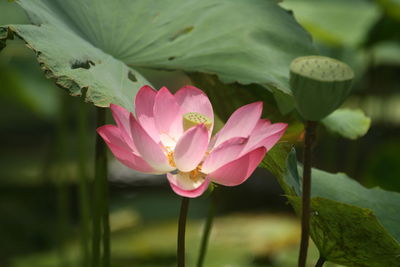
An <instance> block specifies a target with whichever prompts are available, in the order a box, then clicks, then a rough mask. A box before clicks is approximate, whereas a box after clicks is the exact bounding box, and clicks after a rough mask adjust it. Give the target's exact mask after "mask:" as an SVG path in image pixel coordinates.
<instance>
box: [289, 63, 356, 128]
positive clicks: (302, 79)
mask: <svg viewBox="0 0 400 267" xmlns="http://www.w3.org/2000/svg"><path fill="white" fill-rule="evenodd" d="M353 78H354V72H353V70H352V69H351V68H350V67H349V66H348V65H347V64H345V63H343V62H341V61H339V60H336V59H333V58H329V57H324V56H305V57H298V58H296V59H295V60H293V61H292V63H291V64H290V87H291V90H292V93H293V96H294V99H295V102H296V107H297V110H298V112H299V113H300V115H301V116H302V117H303V118H304V119H306V120H310V121H318V120H321V119H322V118H324V117H326V116H327V115H329V114H330V113H332V112H333V111H334V110H335V109H337V108H338V107H339V106H340V105H341V104H342V103H343V102H344V100H345V99H346V97H347V96H348V95H349V93H350V91H351V84H352V81H353Z"/></svg>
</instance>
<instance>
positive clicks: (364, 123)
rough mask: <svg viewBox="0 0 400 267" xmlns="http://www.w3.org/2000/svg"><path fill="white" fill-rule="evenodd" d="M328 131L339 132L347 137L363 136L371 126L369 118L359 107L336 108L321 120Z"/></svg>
mask: <svg viewBox="0 0 400 267" xmlns="http://www.w3.org/2000/svg"><path fill="white" fill-rule="evenodd" d="M322 123H323V124H324V125H325V127H327V128H328V129H329V130H330V131H332V132H335V133H339V134H340V135H342V136H343V137H346V138H348V139H353V140H354V139H357V138H359V137H362V136H364V135H365V134H366V133H367V132H368V129H369V127H370V126H371V119H370V118H368V117H367V116H365V114H364V112H363V111H362V110H360V109H355V110H352V109H346V108H343V109H338V110H335V111H334V112H333V113H332V114H330V115H329V116H328V117H326V118H325V119H323V120H322Z"/></svg>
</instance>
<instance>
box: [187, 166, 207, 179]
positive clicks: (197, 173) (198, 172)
mask: <svg viewBox="0 0 400 267" xmlns="http://www.w3.org/2000/svg"><path fill="white" fill-rule="evenodd" d="M205 176H206V174H204V173H202V172H201V164H200V165H199V166H197V168H196V169H194V170H193V171H190V172H189V178H190V179H191V180H192V181H194V182H196V181H198V180H200V179H205Z"/></svg>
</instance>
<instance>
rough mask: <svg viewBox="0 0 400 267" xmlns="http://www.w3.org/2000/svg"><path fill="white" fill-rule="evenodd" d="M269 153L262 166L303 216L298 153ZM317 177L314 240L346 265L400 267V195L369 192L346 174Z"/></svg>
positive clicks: (280, 149)
mask: <svg viewBox="0 0 400 267" xmlns="http://www.w3.org/2000/svg"><path fill="white" fill-rule="evenodd" d="M274 150H275V151H274ZM268 154H270V155H267V157H266V158H265V160H264V163H263V165H262V166H263V167H265V168H267V169H268V170H270V171H271V172H272V173H273V174H274V175H276V177H277V178H278V180H279V182H280V184H281V185H282V187H283V189H284V190H285V192H286V194H287V196H288V198H289V200H290V202H291V204H292V205H293V206H294V207H295V209H296V211H297V212H298V213H299V212H300V209H301V206H300V203H301V199H300V195H301V187H300V185H301V177H300V175H299V173H301V168H300V171H298V164H297V160H296V153H295V151H294V150H293V151H292V152H291V153H289V152H288V147H285V146H282V145H280V146H276V147H274V148H273V149H272V150H271V152H269V153H268ZM285 155H286V159H285ZM312 175H313V176H312V179H313V180H312V199H311V210H312V216H311V237H312V239H313V241H314V242H315V244H316V245H317V247H318V249H319V250H320V253H321V254H322V255H323V256H324V257H325V258H326V259H327V260H328V261H332V262H335V263H338V264H343V265H346V266H371V267H385V266H399V265H400V229H399V227H398V225H399V224H400V213H399V212H398V211H399V210H400V194H399V193H395V192H389V191H384V190H382V189H377V188H375V189H367V188H364V187H363V186H361V185H360V184H359V183H357V182H356V181H354V180H352V179H350V178H349V177H347V176H346V175H345V174H343V173H338V174H331V173H327V172H324V171H321V170H317V169H313V172H312Z"/></svg>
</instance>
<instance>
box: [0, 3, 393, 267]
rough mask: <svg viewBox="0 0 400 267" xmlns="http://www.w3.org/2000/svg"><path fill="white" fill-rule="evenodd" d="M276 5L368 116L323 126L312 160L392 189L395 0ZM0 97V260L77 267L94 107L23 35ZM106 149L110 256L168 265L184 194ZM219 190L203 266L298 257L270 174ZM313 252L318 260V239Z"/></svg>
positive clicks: (126, 262)
mask: <svg viewBox="0 0 400 267" xmlns="http://www.w3.org/2000/svg"><path fill="white" fill-rule="evenodd" d="M280 4H281V5H282V6H283V7H284V8H286V9H289V10H292V11H293V12H294V16H295V17H296V19H297V20H298V21H299V22H300V24H302V25H303V27H305V28H306V29H307V30H308V31H309V32H311V34H312V35H313V38H314V41H315V44H316V46H317V47H318V48H319V51H320V52H321V54H323V55H327V56H331V57H334V58H338V59H341V60H343V61H345V62H347V63H348V64H350V65H351V66H352V67H353V68H354V70H355V72H356V75H357V79H356V82H355V85H354V89H353V93H352V96H351V97H350V98H349V100H348V101H347V102H346V103H345V106H348V107H351V108H360V109H362V110H364V112H365V113H366V114H367V115H368V116H369V117H371V119H372V126H371V128H370V130H369V132H368V133H367V135H365V136H364V137H362V138H360V139H358V140H356V141H352V140H347V139H343V138H342V137H340V136H338V135H335V134H333V133H330V132H328V131H327V130H326V129H325V128H322V127H321V128H320V129H319V133H318V134H319V140H318V146H317V148H316V155H315V166H316V167H318V168H321V169H324V170H327V171H330V172H338V171H341V172H345V173H347V174H348V175H349V176H350V177H353V178H355V179H357V180H358V181H359V182H360V183H362V184H363V185H365V186H367V187H373V186H379V187H382V188H384V189H387V190H392V191H398V192H400V178H399V177H400V156H399V153H398V151H400V138H399V132H400V131H399V130H400V91H399V89H400V30H399V29H400V1H398V0H377V1H372V0H371V1H362V0H351V1H350V0H331V1H328V0H324V1H322V0H321V1H312V0H285V1H283V2H281V3H280ZM27 22H28V21H27V18H26V17H25V14H24V13H23V12H22V11H21V10H20V9H19V8H18V6H17V5H15V4H13V3H8V2H7V1H1V2H0V25H4V24H11V23H27ZM154 75H158V76H157V79H155V80H154V84H155V86H161V85H167V86H168V87H169V88H170V89H172V90H177V89H178V88H179V87H180V86H181V85H184V84H188V83H191V80H190V79H189V78H188V77H187V76H186V75H184V74H182V73H175V74H174V75H173V77H172V78H171V74H170V73H169V74H168V75H166V74H165V73H163V72H158V73H156V74H154V73H152V76H153V77H154ZM167 77H168V78H167ZM0 107H1V112H0V135H1V137H0V142H1V143H0V147H1V149H0V159H1V160H0V169H1V172H0V173H1V178H0V266H1V267H53V266H62V267H64V266H65V267H67V266H79V264H78V263H79V262H81V259H82V257H83V256H84V255H85V253H86V252H87V248H85V247H84V246H82V245H81V244H82V239H85V238H87V236H85V234H84V232H85V231H84V229H83V227H84V226H83V225H85V224H84V223H82V221H84V220H85V219H87V218H88V216H89V215H90V210H91V207H89V206H85V205H82V204H81V202H80V199H82V198H83V197H85V196H84V195H82V190H85V186H86V188H89V190H90V188H91V177H92V176H93V161H94V158H93V156H94V155H93V151H94V140H95V131H94V130H95V108H94V107H93V106H92V105H91V104H87V103H84V102H83V101H82V99H80V98H74V97H70V96H69V95H68V94H67V93H66V92H65V91H64V90H60V88H57V87H56V86H55V85H54V84H53V83H52V81H50V80H46V79H45V78H44V77H43V74H42V71H41V70H40V67H39V65H38V63H37V61H36V60H35V55H34V53H33V52H32V51H31V50H29V49H27V48H26V47H25V45H24V44H23V43H22V42H21V41H19V40H15V41H12V42H11V41H10V42H8V45H7V47H6V48H5V49H4V50H3V51H2V52H1V53H0ZM108 119H109V121H110V122H112V119H111V118H108ZM299 152H301V147H300V145H299ZM299 154H300V153H299ZM109 158H110V166H109V179H110V202H111V206H110V209H111V215H110V216H111V217H110V219H111V230H112V256H113V261H112V263H113V266H116V267H125V266H146V267H147V266H174V263H175V239H176V231H177V225H176V221H177V216H178V213H179V205H180V198H179V197H178V196H176V195H175V194H174V193H173V192H172V191H171V190H170V188H169V186H168V184H167V182H166V179H165V177H164V176H154V177H149V176H144V175H141V174H138V173H135V172H133V171H130V170H129V169H127V168H125V167H124V166H122V165H120V164H119V163H118V162H116V161H115V160H114V159H113V158H112V157H111V156H110V157H109ZM217 190H218V191H219V193H218V196H217V197H218V210H217V217H216V220H215V227H214V229H213V232H212V235H211V242H210V246H209V251H208V256H207V260H206V263H205V266H211V267H212V266H216V267H221V266H229V267H234V266H241V267H242V266H282V267H286V266H288V267H290V266H295V265H296V261H297V251H298V247H297V246H298V242H299V235H300V234H299V233H300V227H299V223H298V220H297V218H296V217H295V215H294V213H293V210H292V209H291V207H290V206H289V205H288V204H287V203H286V200H285V197H284V196H283V192H282V190H281V189H280V187H279V185H278V183H277V181H276V180H275V179H274V177H272V175H270V174H269V173H268V172H267V171H266V170H264V169H259V170H258V171H257V172H256V173H255V174H254V177H252V178H251V179H249V180H248V181H247V182H246V183H244V184H243V185H241V186H239V187H236V188H217ZM209 202H210V198H209V196H208V195H205V196H202V197H201V198H198V199H195V200H193V201H192V202H191V204H190V205H191V208H190V213H189V216H190V219H189V221H188V229H187V250H188V260H189V264H188V266H193V265H194V262H195V259H196V257H197V254H198V250H199V247H200V239H201V231H202V227H203V225H204V219H205V217H206V214H207V212H208V204H209ZM227 222H229V223H227ZM85 251H86V252H85ZM310 254H311V256H310V260H309V262H310V263H315V262H316V258H317V256H318V255H317V250H316V249H315V248H311V252H310ZM133 263H134V265H133ZM310 266H311V265H310ZM326 266H337V265H333V264H326Z"/></svg>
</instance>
